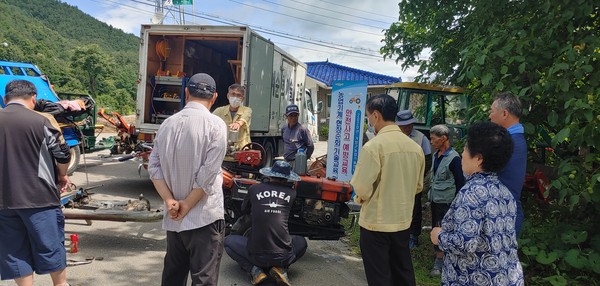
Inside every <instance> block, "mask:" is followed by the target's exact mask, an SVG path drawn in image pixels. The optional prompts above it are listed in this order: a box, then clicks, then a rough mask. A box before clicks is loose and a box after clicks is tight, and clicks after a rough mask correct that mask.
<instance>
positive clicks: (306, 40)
mask: <svg viewBox="0 0 600 286" xmlns="http://www.w3.org/2000/svg"><path fill="white" fill-rule="evenodd" d="M106 1H114V0H106ZM130 1H133V2H136V3H140V4H144V5H147V6H154V5H153V4H149V3H147V2H146V3H144V2H142V1H141V0H130ZM182 13H184V14H187V15H190V16H192V17H198V18H202V19H207V20H210V21H214V22H218V23H222V24H227V25H233V26H236V25H242V26H249V27H251V28H253V29H254V30H256V31H260V32H262V33H265V34H269V35H273V36H277V37H282V38H286V39H290V40H295V41H299V42H304V43H308V44H313V45H321V46H326V47H329V48H332V49H337V50H342V51H346V52H351V53H357V54H362V55H366V56H371V57H377V58H380V57H381V55H380V54H379V51H374V50H370V49H366V48H361V47H353V46H347V45H342V44H338V43H333V42H325V41H321V40H315V39H310V38H306V37H302V36H298V35H292V34H288V33H284V32H280V31H275V30H271V29H267V28H264V27H262V26H256V25H249V24H247V23H242V22H239V21H236V20H230V19H225V18H222V17H220V16H216V15H211V14H208V13H203V12H200V13H199V14H200V15H197V14H196V12H195V11H194V13H190V12H186V11H183V12H182ZM232 23H233V24H232Z"/></svg>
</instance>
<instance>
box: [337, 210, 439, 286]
mask: <svg viewBox="0 0 600 286" xmlns="http://www.w3.org/2000/svg"><path fill="white" fill-rule="evenodd" d="M423 221H424V222H427V221H431V212H430V211H429V209H424V210H423ZM342 224H343V225H344V228H345V229H348V228H349V227H350V224H351V218H345V219H342ZM348 230H349V229H348ZM359 239H360V227H359V226H358V220H357V222H356V228H355V229H354V231H353V232H352V233H351V234H350V235H348V236H346V237H344V238H343V240H344V242H346V243H347V244H348V246H350V249H351V250H352V252H353V253H355V254H357V255H360V246H359ZM411 256H412V262H413V268H414V269H415V279H416V280H417V285H419V286H434V285H436V286H437V285H440V283H441V279H440V277H431V276H429V271H430V270H431V267H432V266H433V245H432V244H431V240H430V239H429V231H426V230H424V231H423V232H422V233H421V235H420V236H419V245H418V246H417V247H415V248H413V249H411Z"/></svg>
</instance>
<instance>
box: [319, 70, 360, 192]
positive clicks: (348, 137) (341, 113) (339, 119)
mask: <svg viewBox="0 0 600 286" xmlns="http://www.w3.org/2000/svg"><path fill="white" fill-rule="evenodd" d="M332 85H333V87H332V90H331V109H330V113H329V141H327V177H328V178H335V179H336V180H338V181H350V179H351V178H352V174H353V173H354V168H355V166H356V162H357V161H358V151H359V150H360V148H361V147H362V137H363V125H364V116H365V104H366V103H367V82H366V81H349V80H336V81H333V84H332Z"/></svg>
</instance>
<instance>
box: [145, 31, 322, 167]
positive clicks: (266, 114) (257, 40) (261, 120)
mask: <svg viewBox="0 0 600 286" xmlns="http://www.w3.org/2000/svg"><path fill="white" fill-rule="evenodd" d="M139 57H140V59H139V60H140V64H139V75H138V92H137V103H136V104H137V108H136V113H137V121H136V127H137V130H138V141H141V142H151V141H152V139H153V138H154V134H155V132H156V131H157V130H158V127H159V126H160V123H161V122H162V121H163V120H164V119H165V118H167V117H169V116H171V115H172V114H174V113H175V112H177V111H179V110H181V108H183V106H185V95H184V87H185V85H186V83H187V80H188V78H189V77H191V76H192V75H194V74H196V73H200V72H202V73H207V74H209V75H211V76H212V77H213V78H214V79H215V81H216V83H217V92H218V94H219V97H218V99H217V101H216V102H215V104H214V106H213V110H214V109H215V108H217V107H220V106H224V105H227V104H228V100H227V88H228V87H229V85H231V84H233V83H239V84H242V85H244V86H246V101H245V105H247V106H249V107H250V108H252V111H253V113H252V124H251V125H250V131H251V138H252V141H253V142H256V143H259V144H261V145H262V146H263V147H264V148H265V153H266V157H267V158H266V159H267V161H266V162H272V159H273V158H274V157H276V156H280V155H281V154H282V152H283V142H282V140H281V127H283V126H284V124H285V123H286V119H285V107H286V106H287V105H288V104H297V105H298V107H299V108H300V117H299V121H300V123H302V124H303V125H304V126H306V127H307V128H308V129H309V130H310V132H311V135H312V136H313V138H315V139H317V138H318V130H317V122H318V121H317V113H318V112H319V109H321V108H322V103H319V104H318V106H317V105H315V104H314V103H315V102H316V101H315V100H314V98H313V95H311V92H310V91H308V90H306V89H305V84H304V82H305V78H306V65H305V64H304V63H302V62H300V61H299V60H297V59H295V58H294V57H292V56H291V55H289V54H288V53H286V52H285V51H283V50H282V49H280V48H279V47H277V46H275V45H274V44H273V43H272V42H271V41H269V40H267V39H265V38H263V37H261V36H260V35H258V34H257V33H256V32H255V31H253V30H251V29H250V28H249V27H244V26H199V25H194V26H192V25H142V29H141V36H140V52H139ZM314 96H315V97H316V94H315V95H314Z"/></svg>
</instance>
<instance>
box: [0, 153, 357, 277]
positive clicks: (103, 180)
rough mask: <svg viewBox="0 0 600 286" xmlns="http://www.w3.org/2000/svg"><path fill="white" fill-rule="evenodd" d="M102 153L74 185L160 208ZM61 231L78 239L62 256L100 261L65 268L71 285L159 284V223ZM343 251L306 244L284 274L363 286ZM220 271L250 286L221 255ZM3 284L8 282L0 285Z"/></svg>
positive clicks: (127, 170) (73, 226) (129, 167)
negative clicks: (71, 251)
mask: <svg viewBox="0 0 600 286" xmlns="http://www.w3.org/2000/svg"><path fill="white" fill-rule="evenodd" d="M324 146H325V147H324ZM102 153H106V152H100V153H94V154H87V155H86V162H87V164H85V165H84V166H82V167H80V169H79V170H78V171H77V172H75V174H74V175H73V176H72V181H73V182H74V183H75V184H77V185H78V186H80V187H86V186H98V185H101V187H98V188H96V189H94V192H96V198H98V199H111V200H121V199H126V198H135V197H137V196H138V195H139V194H144V196H145V197H146V198H148V199H149V200H150V202H151V203H152V204H153V207H157V206H160V205H161V203H162V202H161V199H160V197H159V196H158V195H157V194H156V192H155V191H154V188H153V186H152V183H151V182H150V181H149V180H148V175H147V173H146V172H145V171H143V172H142V176H141V177H140V176H139V175H138V173H137V169H136V163H135V162H131V161H130V162H124V163H118V162H103V161H100V160H98V156H97V155H98V154H102ZM324 153H326V143H319V144H317V148H316V151H315V155H320V154H324ZM82 163H83V160H82ZM84 171H87V176H86V173H85V172H84ZM86 177H87V178H86ZM66 232H67V236H68V235H69V234H72V233H77V234H78V235H79V240H80V245H79V253H76V254H69V255H68V258H71V259H85V258H86V257H92V256H93V257H101V258H103V259H102V260H100V261H93V262H92V263H91V264H87V265H80V266H74V267H69V268H68V277H69V282H70V283H71V285H80V286H84V285H85V286H88V285H92V286H95V285H112V286H130V285H160V276H161V271H162V266H163V257H164V253H165V252H164V250H165V246H166V244H165V233H164V231H163V230H162V229H161V224H160V222H154V223H132V222H127V223H123V222H101V221H94V222H93V223H92V225H91V226H88V225H86V224H85V222H83V221H74V220H73V221H67V225H66ZM349 253H350V252H349V250H348V248H347V246H346V245H345V244H344V243H343V242H341V241H309V247H308V250H307V253H306V255H305V256H304V257H303V258H302V259H300V261H298V262H297V263H296V264H294V265H293V266H292V268H291V269H290V271H289V276H290V279H291V282H292V283H293V284H294V285H343V286H351V285H366V278H365V275H364V268H363V266H362V261H361V260H360V258H359V257H356V256H354V255H351V254H349ZM220 269H221V271H220V279H219V285H250V283H249V278H248V276H247V275H246V274H245V273H243V271H242V270H241V269H240V268H239V267H238V266H237V264H236V263H235V262H234V261H233V260H231V259H230V258H229V256H227V255H226V254H225V255H224V256H223V259H222V261H221V268H220ZM4 285H14V284H13V282H12V281H2V282H0V286H4ZM35 285H52V284H51V280H50V278H49V276H48V275H42V276H36V278H35ZM265 285H275V284H274V283H271V284H268V283H267V284H265Z"/></svg>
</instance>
